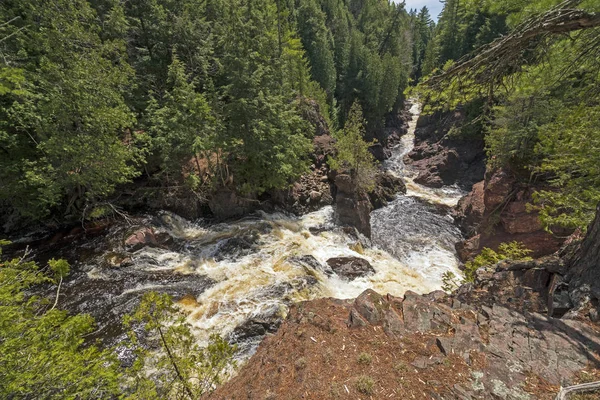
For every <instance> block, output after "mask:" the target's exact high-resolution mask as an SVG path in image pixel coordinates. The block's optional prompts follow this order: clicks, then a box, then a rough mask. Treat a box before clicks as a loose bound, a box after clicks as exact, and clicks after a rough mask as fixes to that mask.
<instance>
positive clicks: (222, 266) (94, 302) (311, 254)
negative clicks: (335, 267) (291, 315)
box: [59, 105, 462, 358]
mask: <svg viewBox="0 0 600 400" xmlns="http://www.w3.org/2000/svg"><path fill="white" fill-rule="evenodd" d="M417 112H418V106H416V105H415V106H413V113H417ZM414 121H416V118H415V119H413V122H412V123H411V126H410V130H409V133H408V135H406V138H405V139H403V142H402V144H401V145H399V146H398V147H397V148H396V149H394V150H393V157H392V158H391V159H390V160H388V161H387V162H386V164H385V168H387V169H389V170H391V171H393V172H395V173H397V174H399V175H401V176H403V177H404V178H405V179H407V181H408V183H409V186H408V187H409V193H408V194H407V195H406V196H404V195H398V197H397V199H396V200H394V201H392V202H390V203H389V205H388V206H386V207H384V208H382V209H379V210H377V211H375V212H373V214H372V221H371V224H372V230H373V237H372V243H369V241H368V240H365V239H361V238H358V237H356V236H355V235H354V234H352V233H351V232H350V233H348V230H346V229H342V228H339V227H337V226H335V224H334V223H333V209H332V208H331V207H324V208H322V209H320V210H318V211H316V212H313V213H309V214H306V215H304V216H302V217H296V216H293V215H289V214H285V213H264V212H259V213H256V214H254V215H251V216H248V217H246V218H243V219H240V220H237V221H233V222H228V223H221V224H208V223H205V222H204V221H202V220H198V221H189V220H185V219H183V218H181V217H179V216H177V215H175V214H172V213H167V212H162V213H158V214H157V215H149V216H147V217H140V218H135V219H132V220H131V221H129V223H120V224H116V225H113V226H112V227H110V228H109V230H108V233H105V234H101V235H99V236H97V237H96V238H94V239H92V240H89V241H86V242H84V243H72V244H70V248H69V249H68V250H69V251H70V254H71V255H72V258H73V259H77V258H76V257H79V258H78V260H79V261H77V262H76V263H75V265H74V268H73V273H72V275H71V277H70V279H69V280H68V281H67V282H65V283H64V288H63V290H62V295H61V297H60V302H59V304H60V306H61V307H63V308H66V309H69V310H71V311H74V312H85V313H90V314H91V315H93V316H94V317H95V318H96V320H97V321H98V324H99V330H98V332H97V333H96V336H97V337H100V338H104V339H107V340H108V343H113V344H114V343H118V342H119V341H120V340H121V339H122V338H124V336H123V331H122V329H121V327H120V320H121V318H122V316H123V315H124V314H125V313H127V312H130V311H131V310H132V309H133V307H134V306H135V304H136V303H137V299H139V297H140V296H141V294H142V293H144V292H146V291H149V290H156V291H160V292H166V293H169V294H171V295H173V296H174V298H175V299H176V300H178V301H179V304H181V306H182V307H183V309H184V310H186V312H187V313H188V315H189V316H188V320H189V322H190V323H191V324H192V326H193V327H194V328H195V333H196V334H197V337H198V340H199V341H200V342H204V341H205V340H207V338H208V337H209V335H210V334H212V333H219V334H221V335H222V336H224V337H227V338H228V339H230V340H232V341H233V342H236V343H238V344H239V345H240V348H241V349H242V353H240V357H241V358H246V357H248V356H249V355H251V354H252V353H253V352H254V350H255V349H256V346H257V344H258V343H259V342H260V340H261V339H262V337H263V336H264V334H265V333H266V332H268V331H273V330H274V329H276V327H277V326H278V324H279V323H280V321H281V320H283V318H284V317H285V316H286V315H287V312H288V308H289V306H290V305H291V304H293V303H295V302H298V301H303V300H312V299H317V298H326V297H334V298H339V299H351V298H355V297H357V296H358V295H359V294H360V293H362V292H363V291H364V290H366V289H374V290H376V291H378V292H381V293H391V294H394V295H398V296H399V295H402V294H403V293H404V292H405V291H407V290H412V291H414V292H417V293H427V292H430V291H432V290H435V289H439V288H440V286H441V277H442V274H443V273H444V272H446V271H454V272H458V265H459V262H458V259H457V257H456V253H455V250H454V244H455V243H456V242H457V241H459V240H460V239H461V236H460V232H459V230H458V229H457V228H456V227H455V226H454V224H453V221H452V219H451V217H450V216H449V209H448V207H447V206H448V205H452V204H455V203H456V202H457V201H458V198H459V197H460V195H461V194H462V193H461V192H460V191H458V190H457V189H453V188H442V189H427V188H425V187H422V186H420V185H417V184H414V183H412V182H411V180H410V177H411V176H412V175H411V172H410V171H408V170H407V169H406V168H405V166H404V164H403V163H402V157H403V156H404V154H406V152H407V151H409V150H410V148H411V147H410V146H411V143H412V135H414ZM132 237H133V238H136V237H138V238H142V239H143V240H142V241H143V242H145V243H143V244H137V245H135V246H134V245H132V244H131V243H129V244H128V243H127V240H128V239H131V238H132ZM134 241H135V240H134ZM335 257H356V258H360V259H363V260H366V261H367V262H368V263H369V264H370V265H371V266H372V268H373V271H374V272H373V273H371V274H367V275H365V276H360V277H358V278H356V279H352V280H350V279H348V278H345V277H343V276H339V275H338V274H336V273H332V271H331V268H329V266H328V264H327V261H328V260H329V259H331V258H335Z"/></svg>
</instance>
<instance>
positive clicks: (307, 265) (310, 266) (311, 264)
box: [288, 255, 334, 276]
mask: <svg viewBox="0 0 600 400" xmlns="http://www.w3.org/2000/svg"><path fill="white" fill-rule="evenodd" d="M288 262H290V263H292V264H295V265H299V266H301V267H303V268H304V269H305V270H306V271H307V272H309V271H311V270H314V271H321V272H323V273H324V274H325V275H328V276H331V275H333V274H334V272H333V270H332V269H331V267H330V266H329V265H323V264H321V262H319V260H317V259H316V258H314V257H313V256H311V255H305V256H296V257H290V258H288Z"/></svg>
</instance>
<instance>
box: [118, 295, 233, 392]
mask: <svg viewBox="0 0 600 400" xmlns="http://www.w3.org/2000/svg"><path fill="white" fill-rule="evenodd" d="M125 324H126V326H128V327H130V328H131V327H133V326H134V325H140V324H141V325H142V326H143V329H144V331H145V334H144V337H145V341H146V342H147V343H145V345H143V346H142V345H138V346H137V347H136V355H137V359H136V361H135V364H134V365H133V367H132V368H131V369H130V370H129V371H128V376H129V377H130V380H131V382H130V384H131V385H132V386H131V387H132V388H133V389H134V391H133V393H131V394H130V395H129V396H128V397H127V398H128V399H144V400H148V399H165V398H175V399H188V400H193V399H198V398H200V397H201V396H202V395H203V394H206V393H209V392H211V391H212V390H213V389H214V388H215V386H216V385H217V384H219V383H220V382H221V381H222V379H224V378H226V377H227V376H228V374H229V373H230V372H231V371H232V369H233V367H234V366H235V361H234V359H233V356H234V354H235V350H236V349H235V347H233V346H230V345H229V344H228V343H227V342H226V341H224V340H223V339H221V338H220V337H219V336H216V335H214V336H211V338H210V343H209V344H208V346H207V347H206V348H202V347H200V346H199V345H198V343H197V342H196V339H195V338H194V336H193V335H192V332H191V331H190V328H189V325H188V324H187V323H186V321H185V318H184V317H183V316H181V315H180V314H178V312H177V310H176V309H175V307H174V305H173V301H172V300H171V298H170V297H169V296H168V295H166V294H158V293H156V292H149V293H146V294H144V296H143V298H142V300H141V303H140V305H139V306H138V308H137V309H136V311H135V312H134V313H133V314H132V315H130V316H128V317H126V319H125ZM136 332H139V331H136V330H132V331H131V333H130V337H131V340H132V342H133V344H134V345H137V344H139V338H138V333H136Z"/></svg>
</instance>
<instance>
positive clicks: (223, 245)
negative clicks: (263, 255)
mask: <svg viewBox="0 0 600 400" xmlns="http://www.w3.org/2000/svg"><path fill="white" fill-rule="evenodd" d="M259 239H260V235H259V233H258V232H249V233H247V234H245V235H243V236H240V237H232V238H229V239H225V240H223V241H221V242H220V243H219V244H218V246H217V248H216V249H215V251H214V254H213V257H214V259H215V261H222V260H225V259H232V258H239V257H243V256H246V255H248V254H252V253H253V252H254V251H256V247H257V242H258V240H259Z"/></svg>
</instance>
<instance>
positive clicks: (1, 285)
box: [0, 241, 121, 399]
mask: <svg viewBox="0 0 600 400" xmlns="http://www.w3.org/2000/svg"><path fill="white" fill-rule="evenodd" d="M3 244H4V245H5V244H7V243H6V242H3V243H2V242H1V241H0V245H3ZM48 267H49V268H43V269H40V268H39V267H38V266H37V265H36V264H35V263H33V262H29V261H24V260H23V259H13V260H9V261H1V262H0V397H2V398H5V399H82V398H85V399H106V398H112V397H117V396H119V395H120V392H121V389H120V387H119V383H120V370H119V363H118V360H117V359H116V357H115V355H114V353H113V352H112V351H110V350H101V349H100V348H99V347H98V346H97V345H94V344H91V345H90V344H86V343H85V338H86V336H87V335H89V334H90V333H92V332H93V331H94V330H95V326H94V321H93V319H92V318H91V317H90V316H89V315H75V316H71V315H69V314H68V313H67V312H66V311H62V310H59V309H57V308H56V305H57V301H58V291H57V297H56V300H55V302H54V303H53V305H51V304H50V302H49V301H48V300H47V299H45V298H42V297H38V296H35V295H34V296H32V295H31V294H30V293H29V291H30V290H31V289H32V288H34V287H36V286H39V285H56V284H58V285H59V286H58V289H57V290H60V282H62V279H63V277H64V276H65V275H66V274H67V273H68V270H69V265H68V264H67V262H66V261H64V260H51V261H50V262H49V265H48Z"/></svg>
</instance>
